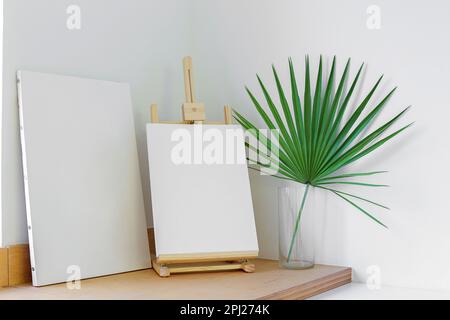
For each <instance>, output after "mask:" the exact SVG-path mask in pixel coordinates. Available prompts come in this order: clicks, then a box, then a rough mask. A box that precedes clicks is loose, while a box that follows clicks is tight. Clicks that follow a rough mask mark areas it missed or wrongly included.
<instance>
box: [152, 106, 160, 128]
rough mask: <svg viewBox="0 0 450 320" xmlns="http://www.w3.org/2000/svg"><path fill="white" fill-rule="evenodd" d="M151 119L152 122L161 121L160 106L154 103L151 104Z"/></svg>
mask: <svg viewBox="0 0 450 320" xmlns="http://www.w3.org/2000/svg"><path fill="white" fill-rule="evenodd" d="M150 121H151V122H152V123H158V122H159V116H158V106H157V105H156V104H152V105H151V106H150Z"/></svg>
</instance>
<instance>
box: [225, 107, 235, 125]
mask: <svg viewBox="0 0 450 320" xmlns="http://www.w3.org/2000/svg"><path fill="white" fill-rule="evenodd" d="M223 111H224V115H225V124H233V111H232V109H231V107H229V106H225V107H224V108H223Z"/></svg>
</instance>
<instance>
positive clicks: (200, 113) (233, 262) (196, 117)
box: [150, 57, 258, 277]
mask: <svg viewBox="0 0 450 320" xmlns="http://www.w3.org/2000/svg"><path fill="white" fill-rule="evenodd" d="M183 69H184V84H185V86H184V89H185V96H186V102H185V103H183V105H182V107H181V111H182V118H183V120H182V121H160V120H159V115H158V106H157V105H156V104H152V105H151V109H150V120H151V123H161V124H206V125H207V124H213V125H230V124H233V114H232V110H231V108H230V107H229V106H225V107H224V121H223V122H218V121H216V122H207V121H205V120H206V115H205V106H204V104H203V103H197V102H195V97H194V84H193V83H194V81H193V76H192V74H193V73H192V58H191V57H185V58H184V59H183ZM257 257H258V252H254V251H245V252H225V253H195V254H173V255H160V256H158V257H156V256H155V255H152V264H153V269H154V270H155V271H156V272H157V273H158V274H159V275H160V276H161V277H169V276H170V275H171V274H175V273H186V272H208V271H231V270H243V271H245V272H254V271H255V265H254V264H253V263H250V262H249V259H253V258H257Z"/></svg>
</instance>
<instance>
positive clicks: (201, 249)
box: [147, 124, 258, 257]
mask: <svg viewBox="0 0 450 320" xmlns="http://www.w3.org/2000/svg"><path fill="white" fill-rule="evenodd" d="M226 130H229V132H230V133H231V134H233V132H234V133H239V132H241V133H242V129H241V128H240V127H239V126H229V125H227V126H225V125H215V126H213V125H171V124H148V125H147V141H148V153H149V169H150V184H151V198H152V206H153V221H154V227H155V241H156V254H157V256H158V257H163V256H176V255H179V256H180V255H181V256H189V255H195V254H221V253H225V254H226V253H242V256H244V257H245V256H255V255H257V254H258V241H257V236H256V227H255V219H254V213H253V204H252V198H251V193H250V182H249V176H248V169H247V164H246V157H245V148H244V140H243V139H239V138H238V139H230V138H226V135H227V134H226ZM238 136H239V135H238ZM241 137H242V135H241ZM203 139H204V140H205V141H203ZM220 139H222V142H223V145H222V147H220V146H219V147H218V148H217V147H214V146H213V144H212V143H213V141H215V140H220ZM232 140H233V141H232ZM208 141H209V142H208ZM227 144H228V145H229V146H230V145H231V147H230V148H227V147H226V145H227ZM227 152H228V153H227ZM230 152H231V153H233V154H231V153H230ZM227 156H228V160H229V161H227ZM221 159H222V161H221ZM221 162H222V163H221Z"/></svg>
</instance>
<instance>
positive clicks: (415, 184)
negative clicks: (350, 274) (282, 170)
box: [193, 0, 450, 289]
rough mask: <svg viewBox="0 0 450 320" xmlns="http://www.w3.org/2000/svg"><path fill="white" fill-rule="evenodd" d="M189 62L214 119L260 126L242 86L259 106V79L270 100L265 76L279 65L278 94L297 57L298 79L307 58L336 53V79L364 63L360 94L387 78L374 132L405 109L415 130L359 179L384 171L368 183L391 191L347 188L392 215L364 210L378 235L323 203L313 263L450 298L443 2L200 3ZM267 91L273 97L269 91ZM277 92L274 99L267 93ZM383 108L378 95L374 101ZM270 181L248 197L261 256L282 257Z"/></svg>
mask: <svg viewBox="0 0 450 320" xmlns="http://www.w3.org/2000/svg"><path fill="white" fill-rule="evenodd" d="M372 4H376V5H378V6H379V7H380V8H381V18H382V20H381V29H380V30H369V29H368V28H367V27H366V20H367V18H368V15H367V13H366V9H367V8H368V7H369V5H372ZM194 11H195V17H194V19H193V23H194V27H193V30H195V44H196V51H195V58H196V60H197V61H201V64H200V66H201V69H200V68H198V72H197V75H198V77H197V79H198V82H199V83H201V85H199V86H198V91H199V92H198V96H199V97H200V98H202V100H203V101H204V102H205V103H206V105H207V106H208V108H209V109H208V110H211V109H214V110H216V113H215V114H214V112H211V113H213V115H214V116H217V117H218V116H220V115H219V113H220V108H219V107H220V106H221V105H223V104H224V103H229V104H231V105H232V106H234V107H235V108H237V109H238V110H240V111H242V112H243V113H245V114H247V115H248V116H249V117H250V118H252V119H254V120H257V119H258V117H257V114H256V112H255V111H254V109H253V107H252V105H251V102H250V100H249V99H248V97H247V96H246V93H245V92H244V84H246V85H248V86H249V87H250V88H252V89H253V90H254V91H255V92H257V93H258V96H259V97H261V94H260V91H259V90H258V85H257V82H256V78H255V76H254V74H255V73H256V72H258V73H259V74H260V75H261V77H262V78H263V79H265V80H266V82H270V83H271V85H272V89H273V81H272V76H271V70H270V65H271V63H275V64H276V66H277V67H278V69H279V71H280V72H281V73H282V78H283V80H284V82H285V83H287V81H288V77H287V58H288V57H289V56H292V57H293V59H294V61H295V63H296V67H297V70H298V72H299V73H300V74H303V70H304V67H303V61H304V55H305V54H307V53H308V54H310V55H311V57H313V58H314V59H313V61H314V62H317V58H318V56H319V54H323V55H324V57H326V58H327V61H329V60H330V58H331V57H332V55H334V54H336V55H337V58H338V62H339V66H340V69H339V70H341V71H342V67H343V64H344V63H345V59H346V58H347V57H352V59H353V60H352V61H353V68H352V71H353V72H354V71H355V69H356V68H357V66H358V64H359V63H361V62H362V61H365V62H366V63H367V70H366V72H365V75H364V86H363V88H362V91H361V92H360V93H362V94H363V93H365V92H367V89H368V86H369V85H370V84H371V83H373V81H374V80H375V79H376V77H378V76H379V75H380V74H382V73H384V74H385V80H384V84H383V86H382V90H381V91H380V94H382V93H387V90H388V89H389V88H391V87H393V86H394V85H399V89H398V92H397V93H396V95H395V97H394V98H393V99H391V101H390V103H389V104H388V106H387V107H386V108H385V110H384V114H383V115H382V116H380V117H379V118H378V119H377V123H381V122H382V121H383V120H386V119H387V118H388V117H389V116H392V115H394V114H395V113H396V112H399V111H400V110H401V108H403V107H405V106H407V105H409V104H412V105H413V106H414V108H413V109H412V110H411V111H410V112H409V113H408V114H407V117H406V118H405V119H404V120H402V123H406V122H407V120H415V121H416V124H415V125H414V126H413V128H412V129H411V130H409V131H408V132H407V133H405V134H404V135H403V136H402V137H399V138H398V139H396V140H395V141H394V142H393V143H391V144H390V145H389V146H387V147H386V148H383V149H384V150H382V151H379V152H376V153H375V154H374V155H373V156H372V157H370V158H369V159H367V161H361V162H360V163H359V164H357V165H355V166H353V169H354V170H375V169H381V170H384V169H387V170H389V171H390V172H389V173H388V174H386V175H385V176H380V177H379V178H378V179H374V180H373V181H379V182H384V183H387V184H390V185H391V186H392V187H391V188H389V189H387V190H382V189H364V188H347V189H349V190H350V189H351V190H353V191H354V192H357V193H359V194H363V195H364V194H365V195H367V196H370V198H372V199H373V200H379V201H380V202H383V203H386V204H388V205H389V206H390V207H391V211H389V212H387V213H386V212H383V211H379V210H377V209H375V208H371V209H372V210H373V211H374V212H375V213H376V214H377V215H378V217H380V218H381V219H383V221H385V222H386V223H387V224H388V225H389V227H390V228H389V230H383V229H381V228H380V227H378V226H377V225H375V224H374V223H372V222H371V221H369V220H368V219H367V218H366V217H364V216H362V215H361V214H360V213H359V212H358V211H355V209H353V208H351V207H349V206H348V205H347V204H345V203H342V202H341V201H340V200H337V201H336V200H335V199H334V198H333V196H332V195H329V196H328V199H329V202H328V214H327V220H326V223H325V225H324V227H325V231H324V234H325V238H324V241H323V243H322V244H321V245H320V246H319V250H318V252H317V258H318V261H319V262H323V263H336V264H341V265H348V266H352V267H353V268H354V270H355V273H354V275H355V278H356V279H357V280H360V281H365V280H366V277H367V274H366V268H367V267H368V266H370V265H377V266H379V267H380V270H381V280H382V282H383V283H384V284H391V285H399V286H409V287H426V288H441V289H450V268H448V264H449V263H450V254H449V252H450V233H449V232H448V226H449V225H450V215H449V213H450V205H449V202H448V198H447V193H448V192H447V188H446V185H447V180H448V178H449V173H448V170H447V169H446V168H447V164H448V163H449V157H450V150H449V148H448V141H447V140H448V136H449V130H450V129H449V127H448V124H447V123H448V117H449V116H450V111H449V110H450V109H449V106H448V101H449V98H450V90H448V85H449V80H448V77H447V75H448V72H449V71H450V60H449V59H448V57H449V55H450V44H449V42H448V41H446V40H444V39H445V35H446V32H447V31H448V30H449V29H450V20H449V19H448V13H449V12H450V4H449V3H448V2H447V1H432V2H420V1H406V0H401V1H400V0H398V1H387V0H386V1H383V0H377V1H372V0H371V1H366V0H363V1H361V0H351V1H350V0H347V1H332V0H328V1H324V0H321V1H306V0H304V1H289V0H279V1H268V0H265V1H262V0H247V1H239V0H233V1H230V0H229V1H220V2H219V1H214V2H211V1H207V0H197V1H196V2H195V10H194ZM272 92H274V90H272ZM274 93H275V92H274ZM379 98H380V95H378V97H377V99H379ZM277 185H278V182H274V181H273V180H272V179H271V178H268V177H259V176H255V175H254V176H253V178H252V187H253V195H254V201H255V209H256V216H257V225H258V231H259V238H260V242H261V243H262V253H263V255H264V256H266V257H273V258H276V256H277V234H276V231H277V230H276V215H277V211H276V208H277V204H276V187H277Z"/></svg>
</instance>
